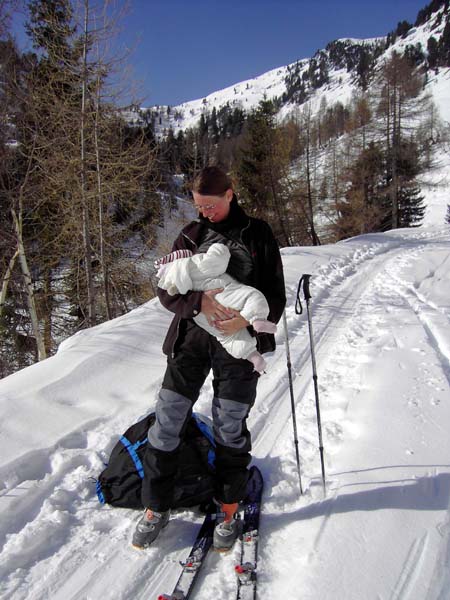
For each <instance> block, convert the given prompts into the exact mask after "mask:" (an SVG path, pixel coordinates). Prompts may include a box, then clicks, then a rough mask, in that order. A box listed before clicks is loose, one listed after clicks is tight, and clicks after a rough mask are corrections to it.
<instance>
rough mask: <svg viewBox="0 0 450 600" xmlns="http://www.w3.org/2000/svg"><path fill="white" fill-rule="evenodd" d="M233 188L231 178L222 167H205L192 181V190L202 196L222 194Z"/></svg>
mask: <svg viewBox="0 0 450 600" xmlns="http://www.w3.org/2000/svg"><path fill="white" fill-rule="evenodd" d="M232 189H233V182H232V181H231V178H230V177H229V176H228V175H227V174H226V173H225V171H223V170H222V169H221V168H220V167H205V168H204V169H202V170H201V171H200V173H199V174H198V175H197V176H196V177H195V178H194V181H193V182H192V191H193V192H196V193H197V194H201V195H202V196H222V195H223V194H225V192H226V191H227V190H232Z"/></svg>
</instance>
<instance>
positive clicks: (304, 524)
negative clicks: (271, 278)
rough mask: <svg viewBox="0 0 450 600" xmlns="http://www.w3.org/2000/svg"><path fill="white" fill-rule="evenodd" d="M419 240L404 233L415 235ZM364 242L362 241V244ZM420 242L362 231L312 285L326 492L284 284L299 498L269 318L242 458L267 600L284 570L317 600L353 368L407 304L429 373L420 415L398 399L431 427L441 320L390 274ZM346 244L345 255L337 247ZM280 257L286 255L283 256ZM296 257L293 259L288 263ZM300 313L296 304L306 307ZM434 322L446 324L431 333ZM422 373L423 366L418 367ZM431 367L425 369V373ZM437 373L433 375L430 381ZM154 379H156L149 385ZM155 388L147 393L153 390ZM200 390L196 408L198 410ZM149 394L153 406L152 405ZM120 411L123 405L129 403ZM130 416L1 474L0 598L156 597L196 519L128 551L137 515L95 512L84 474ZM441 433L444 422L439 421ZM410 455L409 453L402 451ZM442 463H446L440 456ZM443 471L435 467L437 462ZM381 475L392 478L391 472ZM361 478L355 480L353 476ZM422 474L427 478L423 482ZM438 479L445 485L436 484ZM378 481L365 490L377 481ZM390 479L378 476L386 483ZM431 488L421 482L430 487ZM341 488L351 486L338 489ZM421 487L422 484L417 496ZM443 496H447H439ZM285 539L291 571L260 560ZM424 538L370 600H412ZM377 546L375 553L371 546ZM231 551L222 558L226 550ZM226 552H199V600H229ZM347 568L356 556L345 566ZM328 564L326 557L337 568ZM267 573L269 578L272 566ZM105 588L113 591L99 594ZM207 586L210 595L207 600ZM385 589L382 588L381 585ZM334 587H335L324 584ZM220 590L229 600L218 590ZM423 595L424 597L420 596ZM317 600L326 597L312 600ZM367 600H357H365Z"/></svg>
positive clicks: (360, 369)
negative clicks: (291, 551)
mask: <svg viewBox="0 0 450 600" xmlns="http://www.w3.org/2000/svg"><path fill="white" fill-rule="evenodd" d="M420 235H421V234H419V233H418V232H416V240H417V237H420ZM367 237H369V238H370V236H366V238H367ZM422 237H423V239H422V241H421V242H420V243H419V245H418V244H417V241H416V240H415V241H414V242H413V241H411V243H410V242H409V241H408V238H407V236H405V237H404V238H403V237H401V236H397V238H396V239H394V237H392V238H389V235H388V234H386V241H383V236H373V243H370V239H369V241H365V242H364V243H359V244H358V243H353V242H351V241H350V242H348V243H346V244H341V245H339V246H340V248H341V250H342V253H341V254H340V255H339V256H337V257H333V259H332V260H330V261H328V262H327V263H325V264H323V265H322V266H320V268H319V269H318V271H317V273H316V274H315V276H314V278H313V280H312V286H311V291H312V295H313V300H312V312H313V332H314V340H315V350H316V359H317V367H318V373H319V390H320V394H321V409H322V423H323V431H324V446H325V460H326V472H327V486H328V494H327V497H326V498H323V497H322V490H321V485H320V462H319V456H318V449H317V446H318V442H317V427H316V417H315V404H314V392H313V386H312V372H311V361H310V347H309V337H308V328H307V321H306V315H305V314H303V315H296V314H295V312H294V309H293V305H294V303H295V293H296V288H295V285H291V286H288V288H287V291H288V309H287V322H288V330H289V338H290V352H291V360H292V370H293V376H294V393H295V400H296V411H297V421H298V427H299V438H300V439H299V442H300V457H301V462H302V464H301V467H302V477H303V485H304V489H305V494H304V497H303V498H301V499H299V497H298V480H297V471H296V464H295V455H294V450H293V440H292V425H291V423H290V420H291V412H290V401H289V386H288V377H287V370H286V354H285V347H284V334H283V331H282V323H281V324H280V326H279V332H278V334H277V350H276V351H275V353H274V354H273V356H271V357H270V358H269V367H270V371H269V374H268V375H265V376H263V377H262V378H261V381H260V383H259V388H258V400H257V403H256V405H255V407H254V409H253V411H252V413H251V417H250V423H249V427H250V430H251V431H252V435H253V441H254V444H253V446H254V450H253V453H254V458H255V463H256V464H257V465H258V466H259V467H260V468H261V470H262V472H263V474H264V476H265V482H266V483H265V502H264V508H263V515H262V525H261V527H262V536H263V537H262V539H263V540H264V541H263V543H262V544H261V546H260V550H259V556H260V565H261V575H260V585H259V589H260V598H266V597H267V598H269V597H272V596H273V594H274V593H275V589H276V586H274V581H280V578H281V579H282V578H283V577H284V576H286V578H287V583H285V584H284V587H282V588H281V589H282V590H288V589H290V588H289V587H288V586H289V585H290V582H292V581H293V580H292V577H293V575H292V573H291V574H289V571H293V570H294V571H296V572H295V576H296V577H297V578H298V577H300V579H301V580H302V581H303V582H304V590H303V592H302V594H301V595H300V594H299V595H298V596H297V595H295V596H289V595H286V593H284V594H283V595H284V596H285V597H293V598H297V597H298V598H300V597H302V598H304V599H305V600H306V599H311V600H313V599H314V600H316V597H315V596H314V592H313V589H314V588H313V583H314V582H313V579H314V577H315V576H317V573H318V572H319V571H318V570H317V564H319V566H320V561H321V553H324V552H325V551H324V545H325V540H326V538H327V536H328V535H329V531H330V527H331V523H332V521H333V519H334V518H335V514H337V513H340V512H342V510H343V509H342V506H343V505H344V504H345V502H346V501H348V502H351V501H352V500H351V493H350V492H349V491H348V488H349V486H351V485H353V483H349V481H350V479H349V476H348V475H347V476H346V475H345V473H344V474H342V473H340V472H339V471H336V469H335V462H336V461H338V459H339V455H340V453H341V451H342V449H343V448H346V447H347V446H349V447H351V446H352V443H354V442H355V443H357V442H358V438H359V436H360V435H361V434H362V432H361V431H360V429H359V423H358V421H357V418H356V416H354V414H353V412H352V408H354V404H355V398H358V397H359V396H361V395H363V394H364V391H365V385H366V384H365V378H364V374H365V372H366V371H365V370H366V369H367V368H368V363H369V361H370V357H371V356H372V354H371V350H370V349H371V348H372V352H373V347H375V348H377V349H380V350H381V349H383V348H385V347H386V348H387V349H395V346H396V345H398V344H401V343H402V342H401V340H399V339H396V337H395V334H394V333H393V332H392V331H391V330H390V329H389V319H392V318H395V311H396V310H402V311H404V310H406V311H407V312H408V314H409V315H410V316H411V318H412V317H414V319H415V321H416V323H417V326H420V327H421V328H422V329H423V332H424V336H425V338H426V340H427V341H428V348H427V349H426V353H425V350H422V352H423V353H424V357H425V358H426V360H427V362H430V356H433V357H434V360H433V365H434V366H433V369H434V370H433V375H430V376H429V379H428V382H427V383H428V385H430V390H433V389H434V390H436V393H435V394H433V393H431V392H430V396H431V398H430V407H428V408H427V411H428V412H426V411H424V410H422V408H423V407H420V406H417V404H414V399H410V400H409V404H408V406H409V408H410V409H411V411H416V413H414V414H415V415H416V417H417V420H418V421H420V420H421V419H422V420H424V419H425V420H426V419H432V416H430V415H431V413H430V410H429V409H432V408H437V407H439V404H440V402H441V400H440V395H439V392H442V391H443V390H445V389H446V390H447V391H448V387H449V385H450V336H449V333H448V329H449V327H448V326H449V320H450V315H449V314H446V313H445V311H443V310H441V309H440V308H439V307H438V306H436V305H434V304H433V303H432V302H430V301H428V300H427V298H426V296H425V295H424V294H423V293H422V292H421V290H420V289H416V288H415V287H414V285H413V284H412V283H411V282H410V281H408V280H407V279H405V278H404V277H403V276H402V273H403V272H404V271H405V269H406V270H407V267H408V265H410V264H411V263H413V262H414V261H420V260H421V257H422V256H423V255H424V254H426V252H427V249H428V248H429V247H433V248H434V247H436V245H438V246H439V245H440V246H442V248H447V249H449V242H448V241H447V240H446V239H445V238H443V237H442V236H441V235H440V234H439V235H438V234H435V235H434V238H433V235H432V234H430V233H423V236H422ZM344 250H345V251H344ZM285 257H286V258H285V260H286V261H287V262H289V259H290V255H289V253H286V254H285ZM297 260H298V257H297ZM305 312H306V309H305ZM444 325H445V327H444ZM426 368H430V367H426V366H423V369H424V372H425V369H426ZM436 369H437V371H436ZM436 373H437V375H436ZM157 383H159V382H157ZM152 389H155V390H156V389H157V386H152ZM208 398H209V392H208V391H204V392H203V393H202V397H201V399H200V401H199V406H200V407H201V406H202V405H203V404H205V405H206V404H207V402H208ZM154 400H155V398H152V401H153V402H154ZM131 408H132V407H131ZM135 418H136V415H133V413H132V412H131V409H130V408H129V409H128V410H126V411H125V412H124V414H121V415H120V417H115V418H112V419H111V418H110V419H97V420H93V421H92V422H90V423H87V424H86V425H85V426H84V427H83V429H82V430H80V431H74V432H73V433H71V434H70V435H69V436H66V437H65V438H63V439H61V440H60V442H59V443H58V444H57V445H56V446H54V447H51V448H48V449H45V450H39V451H32V452H30V453H29V454H27V455H26V456H24V457H22V458H20V459H19V460H18V461H16V462H14V463H10V464H8V465H6V466H5V467H3V468H2V469H1V470H0V486H2V487H0V502H1V506H2V508H3V509H4V513H3V514H7V515H8V517H7V519H4V518H3V520H2V522H1V523H0V549H1V559H2V560H1V563H0V582H1V583H0V595H1V597H2V598H4V599H5V600H7V599H13V600H22V599H23V600H25V599H26V600H41V599H44V598H45V599H46V598H52V599H55V600H59V599H61V600H62V599H63V598H64V600H70V599H74V600H75V599H76V600H97V599H98V598H102V599H122V598H123V599H126V598H133V599H135V600H139V599H141V598H142V599H144V598H146V599H148V598H156V597H157V596H158V594H159V593H162V592H169V591H170V589H171V586H172V585H173V583H174V582H175V580H176V577H177V571H178V569H177V568H174V567H175V565H176V564H177V563H178V561H179V560H181V559H182V558H184V557H185V556H186V553H187V552H188V550H189V548H190V544H191V543H192V541H193V539H194V538H195V534H196V530H197V526H198V524H199V523H200V521H201V517H200V516H199V515H198V514H196V513H195V512H194V511H185V512H177V513H175V514H174V517H173V519H172V520H171V522H170V523H169V526H168V528H167V530H166V532H165V534H164V535H162V536H161V538H160V541H159V542H158V545H157V546H155V547H153V548H151V549H149V550H148V551H146V552H137V551H136V550H134V549H132V548H131V547H130V544H129V540H130V534H131V531H132V529H133V527H134V523H135V521H136V519H137V513H136V512H135V511H126V510H117V509H111V508H109V507H100V505H98V503H97V501H96V498H95V495H94V487H95V486H94V484H93V483H92V482H91V481H90V477H92V476H96V475H97V474H98V473H99V472H100V471H101V470H102V468H103V461H104V460H105V458H106V457H107V455H108V453H109V451H110V450H111V448H112V445H113V443H114V442H115V440H116V439H117V435H118V434H119V433H121V432H122V431H123V430H125V429H126V428H127V427H128V426H129V425H130V423H131V422H132V421H133V420H135ZM446 426H448V424H446ZM410 451H411V452H414V449H410ZM444 462H445V461H444ZM444 466H445V465H444ZM391 474H392V473H391ZM438 474H439V473H438V469H437V470H436V473H430V472H428V476H429V477H428V479H427V473H424V475H423V477H424V479H423V480H422V479H419V480H418V479H416V477H417V476H416V475H414V476H412V477H411V485H420V486H422V487H424V486H427V485H428V483H427V482H428V481H431V482H433V481H439V480H437V479H436V477H435V476H436V475H438ZM363 477H364V476H363ZM433 477H434V479H433ZM442 481H443V482H444V483H445V482H446V480H442ZM382 483H384V482H380V483H377V484H376V485H375V489H376V488H377V486H381V484H382ZM391 484H392V482H388V483H387V484H386V485H387V486H388V487H387V489H388V490H389V489H392V488H390V487H389V485H391ZM431 485H432V483H431ZM350 489H351V488H350ZM426 489H427V490H428V488H426ZM431 492H432V495H434V496H435V498H436V502H437V503H438V501H439V502H440V501H441V499H442V498H444V497H445V494H446V493H448V482H447V483H446V485H444V484H442V485H441V487H440V488H439V486H437V487H436V489H435V488H433V487H432V488H431ZM446 498H447V502H448V496H447V497H446ZM290 528H292V530H293V531H295V536H296V538H297V539H298V545H299V552H298V554H297V555H296V556H295V557H292V564H286V565H282V566H281V567H280V565H278V564H277V563H276V561H274V560H273V556H274V555H276V552H277V549H279V548H281V547H282V546H283V544H285V543H287V542H288V541H289V537H290V535H294V533H290V532H289V530H290ZM429 535H430V534H429V533H427V532H424V533H422V534H421V535H418V536H416V537H414V539H411V541H409V542H408V544H407V548H406V549H405V555H404V557H403V559H402V560H401V561H400V562H401V564H402V565H403V566H402V568H401V570H400V572H399V573H397V574H393V575H392V578H393V580H392V585H391V587H390V592H389V595H383V594H378V593H376V592H375V591H374V594H373V598H378V597H379V598H383V600H386V599H387V598H390V599H391V600H394V599H395V600H406V599H407V598H419V596H415V595H414V589H415V587H416V585H417V582H418V579H419V578H420V577H422V576H424V577H425V576H426V577H429V576H428V571H426V569H427V564H426V554H427V545H428V542H429ZM435 535H440V536H441V537H442V542H441V545H440V547H441V550H440V555H439V556H437V557H436V562H435V565H434V569H435V577H434V581H435V582H436V583H435V588H434V590H432V589H431V588H430V590H429V593H430V594H433V595H429V596H427V597H428V598H429V599H430V600H434V599H437V598H445V597H448V596H445V593H446V592H445V590H446V589H448V586H449V583H450V575H449V570H448V568H446V567H445V565H446V564H448V561H449V555H450V545H449V542H448V540H449V538H450V517H449V518H448V520H447V521H446V522H445V523H444V524H442V525H441V531H440V532H438V531H437V530H436V532H435ZM367 542H368V541H367V538H366V537H365V532H364V531H363V530H362V531H361V537H360V538H359V539H353V540H351V542H349V544H350V543H351V545H352V550H351V551H350V549H349V553H348V555H347V556H345V557H342V560H345V559H346V560H349V558H351V557H352V556H353V554H352V553H355V554H357V551H358V550H359V551H360V552H366V551H367ZM378 551H380V549H379V548H378ZM234 554H235V553H234ZM234 554H233V553H231V554H230V555H229V556H217V555H214V554H211V555H210V556H209V557H208V558H207V563H206V568H205V569H204V572H203V573H202V574H201V575H200V578H199V582H200V585H199V587H198V592H197V593H196V595H195V598H196V600H206V599H207V598H210V597H211V594H212V593H214V591H215V590H216V592H215V595H216V596H217V597H218V598H223V599H225V600H227V599H228V597H232V590H233V589H234V587H233V576H232V575H231V576H229V573H232V570H233V564H234V562H233V561H234ZM355 560H357V559H356V558H355ZM338 564H339V561H338ZM277 570H278V572H277ZM111 581H114V586H111ZM217 589H219V590H221V592H220V593H219V594H217ZM386 589H387V588H386ZM335 591H336V590H335ZM228 594H230V596H228ZM328 597H329V598H330V599H331V598H338V600H353V599H355V600H356V598H361V597H360V596H358V595H357V591H356V592H355V595H352V596H351V597H350V596H345V597H344V596H339V592H338V593H337V594H336V593H335V594H334V595H333V593H332V591H331V590H330V594H329V596H327V598H328ZM423 597H424V596H423ZM320 600H325V596H324V597H323V598H321V599H320ZM364 600H366V599H364Z"/></svg>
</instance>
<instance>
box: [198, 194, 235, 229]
mask: <svg viewBox="0 0 450 600" xmlns="http://www.w3.org/2000/svg"><path fill="white" fill-rule="evenodd" d="M192 195H193V197H194V205H195V208H196V209H197V210H198V211H199V212H201V213H202V215H203V216H204V217H205V218H206V219H209V220H210V221H211V222H212V223H220V221H223V220H224V219H226V218H227V217H228V214H229V212H230V203H231V201H232V200H233V190H227V191H226V192H225V193H224V194H222V195H221V196H203V194H199V193H198V192H192Z"/></svg>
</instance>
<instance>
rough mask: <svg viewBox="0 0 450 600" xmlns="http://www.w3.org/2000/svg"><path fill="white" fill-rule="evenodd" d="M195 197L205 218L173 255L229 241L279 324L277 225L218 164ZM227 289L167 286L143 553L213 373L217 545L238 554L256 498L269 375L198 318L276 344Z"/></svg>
mask: <svg viewBox="0 0 450 600" xmlns="http://www.w3.org/2000/svg"><path fill="white" fill-rule="evenodd" d="M192 195H193V199H194V204H195V207H196V208H197V209H198V211H199V218H198V219H196V220H195V221H193V222H191V223H190V224H189V225H187V226H186V227H185V228H184V229H183V230H182V231H181V233H180V234H179V236H178V237H177V239H176V240H175V242H174V245H173V250H180V249H188V250H191V251H192V252H193V253H194V254H195V253H198V252H206V251H207V250H208V248H209V247H210V246H211V245H212V244H214V243H216V242H219V243H222V244H226V245H227V246H228V248H229V250H230V253H231V258H230V261H229V265H228V268H227V273H229V274H230V275H231V276H232V277H234V278H235V279H237V281H239V282H240V283H244V284H246V285H250V286H253V287H256V288H257V289H258V290H260V291H261V292H262V293H263V294H264V296H265V297H266V299H267V302H268V304H269V307H270V313H269V316H268V319H269V320H270V321H272V322H273V323H277V322H278V321H279V319H280V318H281V316H282V313H283V310H284V306H285V302H286V297H285V289H284V278H283V268H282V263H281V257H280V253H279V250H278V246H277V243H276V241H275V238H274V236H273V233H272V231H271V229H270V227H269V225H268V224H267V223H265V222H264V221H262V220H260V219H255V218H253V217H249V216H247V215H246V214H245V212H244V211H243V210H242V208H241V207H240V206H239V205H238V202H237V199H236V196H235V194H234V192H233V185H232V182H231V180H230V178H229V177H228V176H227V175H226V173H225V172H224V171H222V170H221V169H219V168H218V167H207V168H205V169H203V171H201V173H200V174H199V175H198V176H197V177H196V178H195V180H194V183H193V186H192ZM220 291H221V290H220V289H216V290H209V291H206V292H196V291H189V292H187V293H186V294H177V295H175V296H170V295H169V294H168V293H167V292H166V291H164V290H161V289H158V297H159V299H160V301H161V303H162V304H163V306H165V307H166V308H167V309H168V310H170V311H171V312H173V313H174V314H175V316H174V318H173V320H172V323H171V325H170V327H169V330H168V333H167V336H166V339H165V341H164V344H163V351H164V353H165V354H166V355H167V369H166V372H165V375H164V380H163V383H162V387H161V390H160V392H159V398H158V401H157V404H156V409H155V412H156V420H155V424H154V425H153V426H152V427H151V428H150V430H149V433H148V441H149V444H148V449H147V451H146V454H145V457H144V473H145V475H144V481H143V487H142V501H143V505H144V506H146V507H147V508H146V510H145V512H144V515H143V516H142V518H141V519H140V520H139V522H138V524H137V526H136V530H135V532H134V536H133V545H134V546H136V547H138V548H145V547H147V546H149V545H150V544H151V543H152V542H153V541H154V540H155V539H156V537H157V536H158V535H159V533H160V531H161V529H162V528H163V527H164V526H165V525H166V524H167V522H168V520H169V516H170V508H171V504H172V498H173V487H174V478H175V475H176V471H177V465H178V451H179V446H180V440H181V439H182V437H183V434H184V431H185V428H186V424H187V423H188V421H189V418H190V416H191V414H192V407H193V405H194V403H195V402H196V400H197V398H198V396H199V394H200V390H201V388H202V386H203V384H204V382H205V379H206V377H207V375H208V373H209V371H210V370H211V369H212V371H213V391H214V397H213V401H212V417H213V429H214V437H215V442H216V461H215V464H216V499H217V500H218V501H219V503H220V504H221V507H222V512H223V513H224V515H225V518H224V520H223V522H221V523H219V524H218V525H217V526H216V529H215V531H214V547H215V548H216V549H217V550H228V549H229V548H231V547H232V545H233V543H234V541H235V539H236V537H237V535H238V531H237V521H236V520H235V518H234V515H235V513H236V511H237V508H238V503H239V502H240V501H241V500H243V499H244V498H245V496H246V487H247V481H248V469H247V467H248V465H249V464H250V461H251V455H250V450H251V440H250V433H249V431H248V429H247V425H246V422H247V417H248V414H249V411H250V409H251V407H252V406H253V404H254V402H255V398H256V385H257V382H258V378H259V373H258V372H257V371H255V370H254V368H253V365H252V364H251V363H250V362H249V361H247V360H244V359H237V358H234V357H233V356H231V355H230V354H228V352H227V351H226V350H225V349H224V348H223V346H222V345H221V344H220V343H219V342H218V341H217V339H216V338H215V337H214V336H212V335H210V334H209V333H207V332H206V331H205V330H204V329H202V328H201V327H199V326H198V325H197V324H196V323H195V321H194V320H193V319H194V317H196V316H197V315H198V314H199V313H200V312H202V313H203V314H204V315H205V316H206V318H207V320H208V322H209V323H210V324H211V325H212V326H214V327H215V328H216V329H218V330H219V331H220V332H222V333H224V334H226V335H232V334H234V333H235V332H237V331H239V330H241V329H243V328H247V329H248V330H249V332H250V333H251V335H254V336H256V338H257V349H258V351H259V352H261V353H264V352H269V351H273V350H274V349H275V339H274V336H273V335H272V334H269V333H256V332H255V331H253V329H252V327H251V326H250V324H249V323H248V322H247V321H246V320H245V319H244V317H242V316H241V315H240V314H239V312H237V311H236V310H233V309H229V308H225V307H224V306H222V305H221V304H219V302H217V301H216V299H215V296H216V294H218V293H219V292H220Z"/></svg>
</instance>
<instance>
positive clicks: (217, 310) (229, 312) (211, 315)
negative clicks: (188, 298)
mask: <svg viewBox="0 0 450 600" xmlns="http://www.w3.org/2000/svg"><path fill="white" fill-rule="evenodd" d="M220 292H223V288H217V289H215V290H208V291H207V292H203V294H202V306H201V311H202V313H203V314H204V315H205V317H206V318H207V319H208V323H209V324H210V325H212V326H213V327H217V325H216V323H218V322H222V321H225V320H227V319H230V318H231V317H233V314H234V313H235V312H236V311H233V309H231V308H226V307H225V306H222V304H220V303H219V302H217V300H216V298H215V296H216V294H219V293H220ZM238 314H239V313H238Z"/></svg>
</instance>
